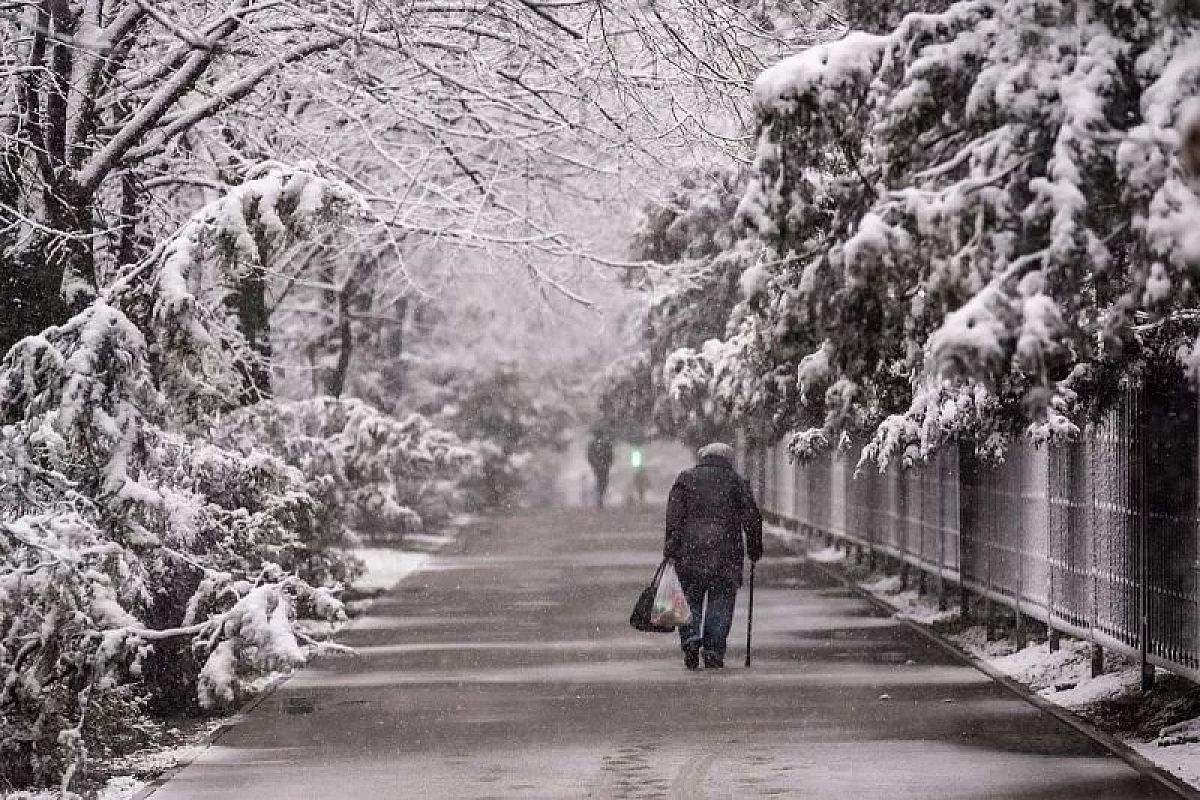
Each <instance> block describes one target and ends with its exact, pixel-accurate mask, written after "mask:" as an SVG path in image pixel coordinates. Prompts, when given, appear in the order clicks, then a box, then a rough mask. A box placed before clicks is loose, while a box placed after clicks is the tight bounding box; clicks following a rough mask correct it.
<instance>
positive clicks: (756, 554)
mask: <svg viewBox="0 0 1200 800" xmlns="http://www.w3.org/2000/svg"><path fill="white" fill-rule="evenodd" d="M746 555H747V556H749V557H750V560H751V561H758V560H759V559H760V558H762V549H761V548H758V549H754V550H750V551H749V552H747V553H746Z"/></svg>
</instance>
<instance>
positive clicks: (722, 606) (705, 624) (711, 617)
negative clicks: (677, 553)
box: [679, 571, 738, 659]
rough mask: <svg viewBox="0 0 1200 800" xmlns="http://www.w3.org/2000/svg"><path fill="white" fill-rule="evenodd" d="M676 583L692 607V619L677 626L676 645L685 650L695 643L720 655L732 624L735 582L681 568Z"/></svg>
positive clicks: (722, 653) (709, 651)
mask: <svg viewBox="0 0 1200 800" xmlns="http://www.w3.org/2000/svg"><path fill="white" fill-rule="evenodd" d="M679 583H680V584H682V586H683V593H684V594H685V595H687V601H688V608H690V609H691V610H692V621H691V622H689V623H688V624H687V625H682V626H680V628H679V644H680V646H681V647H682V648H683V649H684V650H685V651H686V650H691V649H693V648H696V647H699V648H701V649H702V650H704V652H706V653H711V654H712V655H714V656H716V657H717V658H720V659H724V658H725V640H726V639H728V638H729V629H730V628H731V627H733V604H734V601H736V600H737V590H738V587H737V584H736V583H735V582H733V581H730V580H728V579H726V578H721V577H718V576H715V575H703V574H698V573H689V572H683V571H680V573H679ZM705 600H707V601H708V602H707V603H705Z"/></svg>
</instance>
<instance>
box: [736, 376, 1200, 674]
mask: <svg viewBox="0 0 1200 800" xmlns="http://www.w3.org/2000/svg"><path fill="white" fill-rule="evenodd" d="M1179 400H1180V398H1179V397H1178V396H1175V397H1174V398H1173V399H1172V398H1171V397H1169V396H1165V395H1151V394H1150V393H1147V394H1146V395H1145V396H1144V397H1139V396H1137V395H1135V394H1133V393H1129V394H1127V395H1126V396H1125V397H1124V398H1122V400H1121V402H1120V403H1119V404H1118V406H1117V407H1116V408H1115V409H1113V410H1112V411H1110V412H1109V413H1108V414H1107V415H1106V416H1105V417H1104V418H1103V419H1101V420H1099V421H1097V422H1094V423H1092V424H1090V425H1088V426H1087V428H1086V432H1085V434H1084V435H1083V436H1082V437H1081V438H1080V440H1079V441H1078V442H1076V443H1074V444H1071V445H1067V446H1062V447H1053V448H1046V447H1042V448H1035V447H1034V446H1032V445H1030V444H1018V445H1014V446H1013V447H1012V448H1011V449H1010V451H1009V454H1008V456H1007V458H1006V459H1005V461H1004V463H1002V464H1000V465H990V464H984V463H981V462H979V461H978V460H977V459H975V457H974V455H973V452H972V451H971V450H970V449H969V448H961V449H960V450H950V451H945V452H942V453H940V454H939V455H938V456H937V458H936V459H935V460H933V461H931V463H929V464H928V465H926V466H924V467H922V468H919V469H912V470H907V471H902V470H899V469H896V468H894V467H893V468H891V469H889V470H888V471H887V472H884V473H882V474H881V473H879V472H878V471H877V470H875V469H873V468H869V467H866V468H864V469H863V470H861V471H860V474H858V475H857V476H855V475H854V472H855V469H854V467H855V463H854V461H852V460H848V459H847V458H845V457H838V456H835V455H832V454H831V455H827V456H825V457H823V458H818V459H816V460H815V461H812V462H810V463H808V464H803V465H801V464H793V463H791V461H790V459H789V456H788V453H787V450H786V447H784V446H783V445H780V444H776V445H772V446H770V447H761V446H755V445H753V444H750V443H748V440H747V439H746V438H745V437H742V438H741V446H740V447H739V459H740V467H741V469H742V470H744V473H745V474H746V475H747V477H748V478H749V479H750V480H751V483H752V484H753V485H754V487H755V489H756V491H757V493H758V495H759V497H760V498H761V502H762V507H763V512H764V516H765V517H766V518H767V519H768V520H769V521H771V522H773V523H775V524H777V525H782V526H785V527H788V528H792V529H797V530H801V531H803V532H806V533H809V534H819V535H824V536H828V537H833V538H834V539H836V540H839V541H841V542H842V543H843V544H846V545H852V546H856V547H858V548H861V549H862V551H863V552H865V553H869V554H871V555H872V557H873V556H874V555H876V554H883V555H886V556H890V557H891V558H894V559H896V560H899V561H900V562H902V563H904V564H906V565H908V566H909V568H915V569H917V570H919V571H920V572H919V575H920V580H921V582H922V583H923V584H927V582H928V581H930V580H932V581H933V586H934V588H935V590H936V591H938V592H939V593H941V595H942V596H943V597H945V595H946V592H947V589H948V587H950V586H958V587H960V588H961V589H962V590H966V591H969V592H971V593H974V594H976V595H979V596H982V597H984V598H987V599H988V600H989V601H992V602H994V603H1000V604H1003V605H1006V606H1008V607H1010V608H1011V609H1013V610H1014V611H1015V612H1016V614H1017V620H1018V625H1020V624H1021V621H1022V620H1023V618H1024V617H1032V618H1035V619H1037V620H1040V621H1041V622H1043V623H1045V624H1046V625H1047V626H1048V627H1049V628H1050V629H1051V631H1052V634H1053V633H1054V632H1058V631H1061V632H1063V633H1066V634H1068V635H1071V636H1075V637H1077V638H1081V639H1086V640H1089V641H1091V642H1093V643H1094V644H1095V645H1097V646H1098V649H1097V651H1096V652H1097V653H1098V654H1099V653H1100V652H1101V651H1100V650H1099V648H1101V647H1102V648H1110V649H1112V650H1116V651H1120V652H1122V653H1125V654H1127V655H1130V656H1132V657H1134V658H1138V659H1140V661H1141V663H1142V666H1143V676H1144V679H1145V682H1146V683H1149V682H1150V681H1151V680H1152V679H1153V667H1154V666H1160V667H1162V668H1164V669H1167V670H1170V671H1172V672H1175V673H1178V674H1181V675H1184V676H1186V677H1188V678H1191V679H1192V680H1197V681H1200V608H1198V606H1200V560H1198V554H1200V525H1198V522H1200V520H1198V515H1197V506H1198V502H1197V501H1198V499H1200V495H1198V491H1197V455H1198V451H1200V448H1198V447H1197V415H1196V409H1195V406H1194V400H1188V401H1187V402H1179ZM852 452H853V449H852Z"/></svg>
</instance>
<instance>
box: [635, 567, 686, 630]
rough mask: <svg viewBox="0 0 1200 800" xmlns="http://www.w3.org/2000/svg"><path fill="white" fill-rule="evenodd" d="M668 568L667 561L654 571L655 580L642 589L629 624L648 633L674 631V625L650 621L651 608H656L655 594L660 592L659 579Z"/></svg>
mask: <svg viewBox="0 0 1200 800" xmlns="http://www.w3.org/2000/svg"><path fill="white" fill-rule="evenodd" d="M666 568H667V561H666V559H663V562H662V563H661V564H659V565H658V571H657V572H655V573H654V580H652V581H650V585H649V586H647V587H646V588H645V589H643V590H642V594H641V596H640V597H638V600H637V604H636V605H634V607H633V613H632V614H630V615H629V624H630V625H632V626H633V627H634V628H636V629H637V630H639V631H645V632H646V633H673V632H674V631H675V626H673V625H654V624H653V623H651V622H650V610H651V609H652V608H654V595H655V594H656V593H657V592H658V581H659V579H660V578H662V574H663V570H664V569H666Z"/></svg>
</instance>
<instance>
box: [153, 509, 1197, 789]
mask: <svg viewBox="0 0 1200 800" xmlns="http://www.w3.org/2000/svg"><path fill="white" fill-rule="evenodd" d="M659 530H660V521H659V516H658V515H657V514H650V513H645V514H637V513H632V512H609V513H606V514H604V515H595V514H590V513H587V512H559V513H548V514H541V515H538V516H532V517H522V518H516V519H512V520H508V521H507V522H505V523H503V524H502V525H501V526H500V527H499V528H498V529H497V530H496V531H495V532H493V533H490V534H487V535H480V536H478V537H476V538H474V539H473V540H471V541H468V542H466V543H465V544H464V545H463V546H462V547H460V548H458V551H457V552H454V551H452V552H446V553H443V554H441V555H438V556H435V557H433V558H432V559H431V561H430V563H429V566H428V568H427V569H426V570H424V571H422V572H419V573H417V574H415V575H412V576H410V577H409V578H408V579H407V580H406V581H405V582H404V583H402V584H401V585H400V586H399V587H398V588H396V589H395V590H393V591H392V592H391V593H390V594H389V595H388V596H386V597H384V598H382V599H380V600H379V601H377V602H376V603H375V604H374V605H373V606H372V608H371V614H370V616H369V617H366V618H364V619H361V620H359V621H358V622H357V623H356V624H354V625H353V626H352V627H351V628H350V629H349V630H347V631H346V632H344V633H343V635H342V636H341V637H340V641H342V642H344V643H346V644H349V645H352V646H353V647H355V648H357V649H358V652H359V655H358V656H357V657H339V658H327V659H324V660H322V661H320V662H318V663H316V664H314V665H313V666H312V667H310V668H309V669H306V670H305V671H303V672H301V673H299V674H298V675H296V676H295V677H293V678H292V679H291V680H289V681H288V682H287V683H285V684H284V685H283V686H282V687H281V688H280V689H279V690H278V691H277V692H276V693H275V694H274V695H272V696H271V697H270V698H268V699H267V700H266V701H264V702H262V703H260V704H259V705H258V706H257V707H256V708H254V709H253V710H252V711H251V712H250V713H249V714H248V715H247V716H246V718H245V719H244V720H243V721H242V722H240V723H239V724H238V725H236V726H235V727H233V728H232V729H230V730H229V731H227V732H226V733H225V734H223V735H222V736H221V737H220V738H219V739H218V741H217V743H216V744H215V745H214V746H213V747H211V748H209V750H207V751H206V752H205V753H204V754H203V755H202V756H201V758H199V759H198V760H197V761H196V762H195V763H193V764H192V765H191V766H189V767H187V768H186V769H184V770H183V771H182V772H180V773H179V774H178V775H176V776H175V777H174V778H173V779H172V780H171V781H169V782H168V783H167V784H166V785H165V786H164V787H162V788H160V789H159V790H158V791H157V792H155V793H154V794H153V798H154V800H183V799H185V798H187V799H190V800H208V799H209V798H230V800H233V799H234V798H239V799H240V798H250V797H252V798H256V800H271V799H273V798H279V800H285V799H286V800H307V799H308V798H322V799H323V800H324V799H329V800H336V799H338V798H354V799H355V800H357V799H359V798H361V799H362V800H376V799H377V798H378V799H382V798H397V799H398V798H480V799H482V798H553V799H554V800H559V799H561V798H752V797H785V798H830V800H835V799H836V800H846V799H848V798H853V799H854V800H873V799H875V798H880V799H882V798H889V800H891V799H893V798H895V799H897V800H899V799H901V798H908V799H911V800H932V799H933V798H938V800H951V799H957V798H963V799H965V798H972V799H976V798H980V799H981V798H1031V799H1032V798H1043V799H1045V800H1049V798H1055V800H1065V799H1066V798H1088V800H1099V799H1100V798H1112V799H1113V800H1132V799H1133V798H1139V799H1140V798H1146V799H1147V800H1149V799H1150V798H1168V797H1174V796H1175V795H1174V794H1173V793H1171V792H1170V791H1169V790H1167V789H1166V788H1164V787H1162V786H1160V785H1158V784H1157V783H1155V782H1154V781H1152V780H1149V779H1146V778H1143V777H1142V776H1140V775H1139V774H1138V773H1137V772H1135V771H1134V770H1133V769H1132V768H1130V767H1129V766H1128V765H1126V764H1125V763H1124V762H1123V761H1121V760H1119V759H1117V758H1114V757H1111V756H1109V755H1108V754H1107V753H1106V752H1105V751H1103V750H1102V749H1100V748H1099V747H1098V746H1097V745H1095V744H1093V743H1092V742H1091V741H1090V740H1088V739H1086V738H1084V737H1082V736H1080V735H1079V734H1077V733H1075V732H1074V731H1073V730H1071V729H1069V728H1067V727H1066V726H1064V725H1062V724H1061V723H1059V722H1057V721H1055V720H1054V719H1052V718H1049V717H1047V716H1045V715H1043V714H1042V713H1041V712H1039V711H1038V710H1036V709H1035V708H1034V707H1033V706H1030V705H1028V704H1026V703H1025V702H1023V701H1021V700H1019V699H1017V698H1015V697H1014V696H1013V695H1011V694H1009V693H1008V692H1007V691H1005V690H1004V689H1002V688H1000V687H998V686H996V685H995V684H993V683H992V682H991V681H990V680H989V679H987V678H986V677H985V676H984V675H982V674H981V673H979V672H977V671H975V670H973V669H971V668H969V667H965V666H961V665H959V664H957V663H955V662H953V661H952V660H951V659H950V658H949V656H947V655H946V654H945V653H943V652H942V651H941V650H939V649H937V648H935V647H934V646H932V645H930V644H928V643H927V642H925V641H924V640H922V639H920V638H918V637H916V636H915V635H914V634H913V633H912V632H911V631H910V630H908V629H907V628H906V627H904V626H903V625H900V624H897V623H896V622H894V621H893V620H891V619H887V618H884V617H881V616H879V615H878V614H877V613H876V612H874V611H873V610H872V609H871V608H870V607H869V606H868V605H867V604H866V603H864V602H863V601H861V600H859V599H857V598H855V597H853V596H851V595H849V594H848V593H847V592H846V591H844V590H843V589H842V588H840V587H836V586H833V585H831V584H830V583H829V582H828V580H827V579H825V578H823V577H822V576H821V575H819V574H818V573H817V572H815V571H814V570H813V569H812V568H811V567H809V566H807V565H806V564H805V563H804V562H802V561H800V560H797V559H794V558H790V557H787V556H784V555H782V554H778V553H777V554H774V556H772V554H771V553H770V552H768V558H767V559H766V560H765V561H764V562H763V563H762V564H761V565H760V568H759V576H758V577H759V581H758V583H759V585H758V590H757V592H756V598H755V660H754V665H753V667H751V668H750V669H745V668H743V667H742V664H741V662H742V654H743V650H742V645H743V643H744V635H745V618H744V611H745V596H744V593H743V596H742V597H740V598H739V614H738V619H737V620H736V622H735V627H734V634H733V637H731V645H732V647H731V652H730V654H729V659H728V660H729V664H730V666H729V667H728V668H727V669H725V670H724V671H722V672H700V673H688V672H686V671H685V670H684V669H683V666H682V663H681V661H680V659H679V657H678V650H677V646H676V642H675V639H674V637H673V636H663V635H653V634H639V633H637V632H635V631H633V630H631V629H630V628H629V627H628V625H627V624H626V619H627V617H628V614H629V610H630V607H631V605H632V603H633V601H634V599H635V598H636V596H637V593H638V591H639V590H640V588H641V585H642V584H643V583H644V582H645V581H646V580H648V579H649V577H650V575H651V573H652V571H653V569H654V567H655V565H656V561H657V552H658V549H659V539H658V536H659V534H658V531H659Z"/></svg>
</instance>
